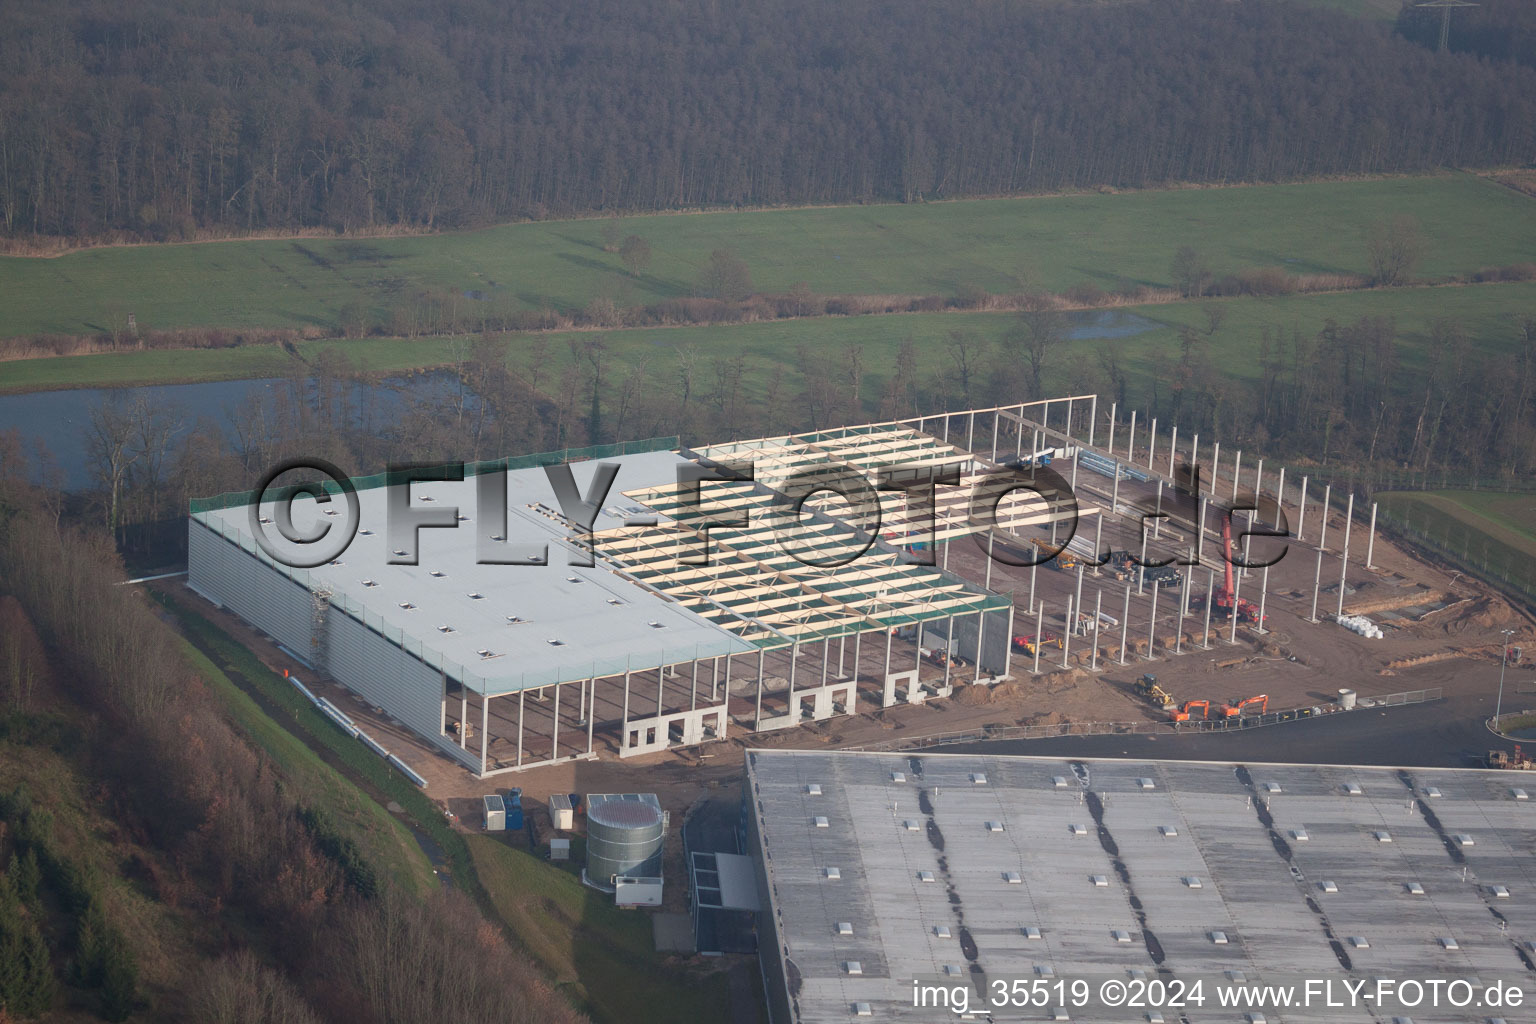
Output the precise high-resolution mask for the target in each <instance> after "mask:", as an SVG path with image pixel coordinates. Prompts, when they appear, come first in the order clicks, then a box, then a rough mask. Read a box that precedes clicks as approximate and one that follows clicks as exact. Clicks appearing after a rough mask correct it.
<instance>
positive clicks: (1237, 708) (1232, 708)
mask: <svg viewBox="0 0 1536 1024" xmlns="http://www.w3.org/2000/svg"><path fill="white" fill-rule="evenodd" d="M1254 705H1258V710H1257V711H1252V710H1250V709H1251V708H1252V707H1254ZM1267 710H1269V694H1267V693H1261V694H1259V695H1258V696H1257V697H1249V698H1248V699H1247V700H1240V701H1238V702H1237V703H1235V704H1223V705H1222V706H1221V716H1222V717H1223V718H1241V717H1242V716H1243V715H1262V714H1263V713H1264V712H1265V711H1267Z"/></svg>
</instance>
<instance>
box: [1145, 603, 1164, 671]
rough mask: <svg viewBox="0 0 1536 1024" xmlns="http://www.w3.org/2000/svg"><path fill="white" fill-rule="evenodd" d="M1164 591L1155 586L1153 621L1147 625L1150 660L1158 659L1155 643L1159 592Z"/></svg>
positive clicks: (1148, 655)
mask: <svg viewBox="0 0 1536 1024" xmlns="http://www.w3.org/2000/svg"><path fill="white" fill-rule="evenodd" d="M1162 589H1163V588H1162V587H1159V586H1153V588H1152V619H1151V621H1150V622H1149V623H1147V657H1148V658H1156V657H1157V647H1156V646H1155V645H1154V642H1155V641H1156V640H1157V592H1158V591H1159V590H1162Z"/></svg>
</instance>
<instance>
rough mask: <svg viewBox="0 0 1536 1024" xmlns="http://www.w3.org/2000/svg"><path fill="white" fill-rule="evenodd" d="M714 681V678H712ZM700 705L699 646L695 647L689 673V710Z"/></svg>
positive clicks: (695, 708) (693, 709)
mask: <svg viewBox="0 0 1536 1024" xmlns="http://www.w3.org/2000/svg"><path fill="white" fill-rule="evenodd" d="M711 682H713V680H711ZM698 706H699V647H698V645H697V644H695V645H694V647H693V665H692V668H691V669H690V671H689V673H688V710H689V711H695V710H697V709H698Z"/></svg>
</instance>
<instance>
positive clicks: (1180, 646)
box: [1173, 566, 1194, 656]
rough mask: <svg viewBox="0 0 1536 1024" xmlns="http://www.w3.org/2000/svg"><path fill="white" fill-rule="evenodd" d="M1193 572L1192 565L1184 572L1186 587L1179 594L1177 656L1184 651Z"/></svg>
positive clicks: (1174, 644)
mask: <svg viewBox="0 0 1536 1024" xmlns="http://www.w3.org/2000/svg"><path fill="white" fill-rule="evenodd" d="M1193 572H1194V567H1193V566H1191V567H1190V569H1189V571H1188V572H1185V573H1184V589H1183V591H1182V592H1181V593H1180V594H1179V625H1178V627H1177V631H1176V632H1175V633H1174V634H1173V653H1174V655H1175V656H1177V655H1180V654H1183V653H1184V616H1186V615H1188V614H1189V580H1190V576H1191V575H1192V574H1193Z"/></svg>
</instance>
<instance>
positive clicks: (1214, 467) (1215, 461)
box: [1211, 441, 1221, 497]
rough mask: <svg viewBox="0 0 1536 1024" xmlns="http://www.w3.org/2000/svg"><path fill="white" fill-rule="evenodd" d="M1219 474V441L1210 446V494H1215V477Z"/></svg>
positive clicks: (1213, 495)
mask: <svg viewBox="0 0 1536 1024" xmlns="http://www.w3.org/2000/svg"><path fill="white" fill-rule="evenodd" d="M1220 475H1221V442H1220V441H1217V442H1216V443H1215V444H1213V445H1212V446H1211V496H1212V497H1215V495H1216V478H1217V477H1218V476H1220Z"/></svg>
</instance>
